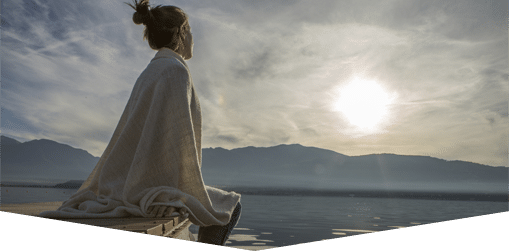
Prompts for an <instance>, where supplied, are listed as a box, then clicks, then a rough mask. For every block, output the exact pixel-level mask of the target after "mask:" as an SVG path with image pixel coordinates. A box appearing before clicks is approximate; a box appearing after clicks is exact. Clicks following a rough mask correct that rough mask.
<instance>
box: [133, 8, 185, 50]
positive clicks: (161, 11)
mask: <svg viewBox="0 0 509 251" xmlns="http://www.w3.org/2000/svg"><path fill="white" fill-rule="evenodd" d="M125 4H127V5H129V6H131V8H133V9H134V10H136V12H135V13H134V14H133V22H134V23H135V24H138V25H139V24H143V25H145V29H144V31H143V39H146V40H147V41H148V44H149V45H150V48H152V49H154V50H159V49H161V48H163V47H167V48H170V49H172V50H173V51H175V52H180V51H181V50H182V49H183V48H184V37H185V35H186V32H187V30H188V29H189V21H188V20H189V19H188V16H187V15H186V13H184V11H183V10H182V9H180V8H179V7H176V6H161V5H158V6H155V7H150V5H149V0H141V1H140V2H138V1H137V0H133V4H130V3H125Z"/></svg>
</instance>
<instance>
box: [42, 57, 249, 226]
mask: <svg viewBox="0 0 509 251" xmlns="http://www.w3.org/2000/svg"><path fill="white" fill-rule="evenodd" d="M201 123H202V119H201V109H200V104H199V102H198V97H197V96H196V92H195V90H194V87H193V82H192V79H191V76H190V73H189V69H188V67H187V65H186V63H185V61H184V60H183V59H182V57H180V56H179V55H178V54H176V53H175V52H173V51H172V50H170V49H166V48H164V49H161V50H160V51H159V52H158V53H157V54H156V55H155V57H154V59H152V61H151V62H150V64H149V65H148V66H147V68H146V69H145V70H144V71H143V73H142V74H141V75H140V77H139V78H138V80H137V81H136V84H135V86H134V88H133V91H132V93H131V96H130V98H129V101H128V103H127V105H126V107H125V110H124V112H123V113H122V116H121V118H120V121H119V122H118V125H117V127H116V129H115V131H114V133H113V136H112V138H111V140H110V142H109V144H108V146H107V147H106V150H105V151H104V153H103V155H102V156H101V158H100V160H99V162H98V163H97V165H96V167H95V168H94V170H93V171H92V173H91V174H90V176H89V177H88V179H87V180H86V181H85V182H84V183H83V185H82V186H81V188H80V189H79V190H78V191H77V192H76V194H74V195H72V196H71V197H70V198H69V199H68V200H67V201H65V202H64V203H63V204H62V206H61V207H60V208H58V209H57V210H56V211H46V212H42V213H41V214H40V216H42V217H47V218H109V217H128V216H141V217H154V215H149V214H147V209H148V207H149V206H154V205H166V206H173V207H177V208H185V209H186V210H187V212H189V218H190V220H191V222H192V223H194V224H196V225H199V226H208V225H225V224H227V223H228V221H229V220H230V217H231V214H232V212H233V209H234V208H235V206H236V204H237V202H239V200H240V195H239V194H237V193H235V192H226V191H223V190H220V189H216V188H213V187H209V186H206V185H205V184H204V183H203V178H202V173H201V126H202V124H201Z"/></svg>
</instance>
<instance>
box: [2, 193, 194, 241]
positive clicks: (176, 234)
mask: <svg viewBox="0 0 509 251" xmlns="http://www.w3.org/2000/svg"><path fill="white" fill-rule="evenodd" d="M60 205H62V202H41V203H26V204H6V205H0V211H4V212H10V213H17V214H23V215H30V216H38V215H39V213H41V212H44V211H53V210H56V209H57V208H58V207H60ZM57 220H62V221H67V222H74V223H79V224H86V225H92V226H98V227H107V228H112V229H118V230H124V231H130V232H137V233H144V234H150V235H157V236H164V237H170V238H175V239H182V240H191V241H195V240H194V237H193V235H192V234H191V233H190V232H189V226H190V225H191V222H190V221H189V219H187V218H182V217H179V216H176V217H165V218H143V217H130V218H108V219H89V218H72V219H71V218H69V219H57Z"/></svg>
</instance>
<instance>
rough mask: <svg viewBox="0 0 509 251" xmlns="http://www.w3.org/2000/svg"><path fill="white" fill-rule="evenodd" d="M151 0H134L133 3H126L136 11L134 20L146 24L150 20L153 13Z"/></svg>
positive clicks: (136, 22)
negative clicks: (150, 5) (150, 4)
mask: <svg viewBox="0 0 509 251" xmlns="http://www.w3.org/2000/svg"><path fill="white" fill-rule="evenodd" d="M148 3H149V0H141V1H140V2H138V1H137V0H133V4H134V5H133V4H129V3H126V4H127V5H129V6H131V8H133V9H134V10H136V12H135V13H134V14H133V22H134V23H135V24H144V25H147V23H148V22H149V21H150V17H151V13H150V9H149V4H148Z"/></svg>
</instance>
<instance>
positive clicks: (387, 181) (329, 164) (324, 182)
mask: <svg viewBox="0 0 509 251" xmlns="http://www.w3.org/2000/svg"><path fill="white" fill-rule="evenodd" d="M1 147H2V148H1V149H2V154H1V157H2V162H1V163H2V166H1V168H2V169H1V171H2V176H1V178H2V183H4V184H5V183H8V182H11V183H12V182H14V181H20V180H25V181H26V180H39V181H41V180H49V179H53V180H56V179H58V182H54V183H53V185H55V184H57V183H64V182H65V181H69V180H85V179H86V178H87V177H88V175H89V174H90V172H91V171H92V170H93V168H94V167H95V165H96V163H97V161H98V160H99V158H98V157H93V156H92V155H90V154H89V153H88V152H86V151H85V150H82V149H76V148H73V147H70V146H68V145H65V144H60V143H57V142H55V141H51V140H45V139H43V140H32V141H28V142H24V143H21V142H18V141H16V140H14V139H10V138H8V137H5V136H2V138H1ZM202 163H203V165H202V174H203V179H204V181H205V183H206V184H207V185H216V186H225V185H226V186H244V187H292V188H310V189H332V190H351V189H354V190H387V191H425V192H433V191H448V192H451V191H452V192H457V191H459V192H465V191H467V192H486V193H504V192H506V193H507V185H508V184H507V183H508V169H507V168H506V167H493V166H486V165H481V164H476V163H471V162H464V161H446V160H442V159H437V158H433V157H427V156H401V155H395V154H371V155H364V156H347V155H343V154H340V153H337V152H334V151H331V150H326V149H320V148H316V147H306V146H302V145H299V144H292V145H278V146H272V147H252V146H251V147H244V148H237V149H232V150H227V149H224V148H205V149H203V150H202ZM71 183H72V182H71ZM74 183H76V182H74ZM67 185H69V183H65V186H67ZM74 186H77V184H74Z"/></svg>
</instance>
